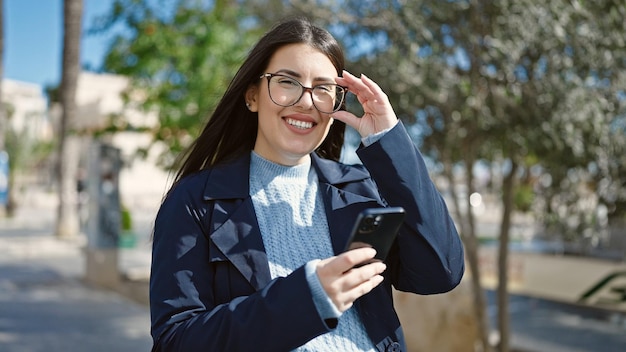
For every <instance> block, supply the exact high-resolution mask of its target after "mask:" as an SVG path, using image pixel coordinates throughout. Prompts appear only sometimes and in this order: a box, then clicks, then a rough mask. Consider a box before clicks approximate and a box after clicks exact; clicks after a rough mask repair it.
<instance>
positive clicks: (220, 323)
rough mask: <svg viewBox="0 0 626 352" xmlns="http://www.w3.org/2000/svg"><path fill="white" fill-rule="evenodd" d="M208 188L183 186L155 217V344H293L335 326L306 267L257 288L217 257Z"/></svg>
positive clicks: (200, 347)
mask: <svg viewBox="0 0 626 352" xmlns="http://www.w3.org/2000/svg"><path fill="white" fill-rule="evenodd" d="M201 189H202V188H201V187H197V185H196V186H193V185H179V186H178V187H176V188H175V189H174V190H173V191H172V192H171V193H170V194H169V196H168V197H167V199H166V200H165V201H164V202H163V204H162V206H161V208H160V210H159V212H158V215H157V218H156V221H155V226H154V240H153V251H152V267H151V277H150V312H151V320H152V331H151V333H152V336H153V340H154V345H153V349H152V350H153V351H168V352H169V351H185V352H192V351H252V350H256V351H289V350H292V349H294V348H296V347H297V346H300V345H302V344H304V343H306V342H307V341H308V340H310V339H312V338H314V337H315V336H317V335H320V334H322V333H325V332H328V331H329V330H330V328H329V327H328V326H327V325H326V324H325V322H324V321H323V320H322V319H321V318H320V317H319V314H318V313H317V310H316V308H315V305H314V302H313V298H312V296H311V292H310V289H309V286H308V283H307V281H306V277H305V273H304V268H300V269H298V270H296V271H294V272H293V273H292V274H291V275H289V276H287V277H284V278H278V279H275V280H273V281H271V282H270V283H269V284H268V285H267V286H266V287H264V288H262V289H261V290H258V291H256V292H255V290H254V289H253V288H252V286H251V285H250V284H249V283H248V282H247V281H246V280H245V279H244V278H243V276H238V275H237V274H239V273H238V272H237V271H236V270H234V269H233V268H229V267H228V266H229V265H232V264H230V263H229V262H227V261H226V262H220V263H213V262H210V260H209V250H210V249H209V248H210V243H209V236H207V234H206V233H205V232H206V229H205V226H203V224H204V223H206V216H207V215H206V214H208V213H209V212H208V211H207V207H209V206H210V205H209V204H208V202H206V201H203V200H202V199H201V197H200V196H198V195H197V194H198V193H201ZM217 266H219V267H217ZM222 269H225V270H222ZM224 273H230V274H232V275H224ZM216 275H219V276H216ZM242 292H245V294H241V293H242ZM231 295H232V296H231ZM218 296H219V297H218ZM224 297H227V299H224ZM220 301H222V302H220ZM217 302H219V303H217Z"/></svg>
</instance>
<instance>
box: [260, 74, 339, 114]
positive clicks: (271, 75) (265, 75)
mask: <svg viewBox="0 0 626 352" xmlns="http://www.w3.org/2000/svg"><path fill="white" fill-rule="evenodd" d="M264 77H265V78H267V94H268V95H269V96H270V99H271V100H272V102H273V103H274V104H276V105H278V106H282V107H290V106H294V105H296V104H298V102H299V101H300V100H301V99H302V97H303V96H304V93H306V92H309V94H311V102H313V106H315V109H316V110H317V111H319V112H321V113H323V114H332V113H333V112H337V111H339V110H341V108H342V107H343V103H344V101H345V100H346V94H348V89H347V88H346V87H344V86H340V85H338V84H336V83H322V84H316V85H314V86H313V87H307V86H305V85H304V84H302V83H300V81H298V80H297V79H295V78H293V77H291V76H288V75H284V74H281V73H264V74H262V75H261V76H259V79H262V78H264ZM273 77H285V78H289V79H291V80H293V81H294V82H296V83H298V85H300V88H302V93H300V96H299V97H298V99H296V100H294V102H293V103H291V104H288V105H284V104H280V103H277V102H276V101H275V100H274V98H272V93H270V91H271V88H270V80H271V79H272V78H273ZM328 85H333V86H337V88H340V89H341V90H343V94H342V96H341V100H340V101H339V103H338V104H336V105H337V107H336V108H333V110H332V111H322V110H320V108H318V107H317V105H315V99H314V98H313V90H314V89H315V88H317V87H320V86H328Z"/></svg>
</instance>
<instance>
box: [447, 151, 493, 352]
mask: <svg viewBox="0 0 626 352" xmlns="http://www.w3.org/2000/svg"><path fill="white" fill-rule="evenodd" d="M444 159H445V157H444ZM469 159H471V158H466V160H465V162H466V164H469V165H470V166H469V167H467V168H466V169H469V170H471V169H472V166H471V165H473V164H472V162H471V161H469ZM443 172H444V175H445V177H446V178H447V179H448V184H449V187H450V196H451V198H452V206H453V208H454V212H455V213H456V214H457V217H458V219H459V226H460V229H459V232H460V233H461V238H462V239H463V244H464V247H465V256H466V259H467V263H468V265H469V270H470V273H471V275H470V279H471V288H472V294H473V300H474V305H473V307H474V315H475V317H476V321H477V322H478V324H476V325H477V328H478V336H479V337H480V341H479V343H480V344H481V347H480V348H481V350H482V351H483V352H488V351H490V350H491V347H490V345H489V323H488V321H487V316H486V314H485V312H486V311H487V303H486V299H485V295H484V292H483V291H484V290H483V288H482V285H481V283H480V266H479V261H478V238H477V236H476V231H475V226H474V219H473V217H474V215H473V213H472V211H471V206H470V205H469V194H471V193H468V199H467V202H468V204H467V206H466V209H467V211H465V212H463V211H461V206H460V204H459V197H458V195H457V193H456V190H455V189H454V184H455V180H454V175H453V174H452V163H450V162H445V161H444V171H443ZM472 175H473V174H472V173H471V172H467V170H466V184H467V185H468V190H469V191H471V190H472V189H473V188H471V187H470V185H472V183H473V176H472Z"/></svg>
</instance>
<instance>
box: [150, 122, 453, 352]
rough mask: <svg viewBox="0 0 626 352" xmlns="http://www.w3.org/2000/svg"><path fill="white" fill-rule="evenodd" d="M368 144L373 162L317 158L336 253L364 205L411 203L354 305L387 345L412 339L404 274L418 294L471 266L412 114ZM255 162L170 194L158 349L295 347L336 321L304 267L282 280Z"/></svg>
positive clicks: (160, 255)
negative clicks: (405, 322) (327, 316)
mask: <svg viewBox="0 0 626 352" xmlns="http://www.w3.org/2000/svg"><path fill="white" fill-rule="evenodd" d="M357 154H358V155H359V157H360V159H361V161H362V162H363V165H350V166H349V165H344V164H340V163H337V162H334V161H329V160H326V159H322V158H319V157H318V156H317V155H316V154H314V153H313V154H311V157H312V165H313V167H315V170H316V171H317V174H318V178H319V182H320V188H319V189H320V192H322V194H323V199H324V205H325V208H326V216H327V217H328V225H329V228H330V234H331V239H332V245H333V249H334V252H335V253H340V252H341V251H343V249H344V248H345V246H346V243H347V241H348V236H349V232H350V230H351V227H352V222H353V221H354V219H355V218H356V216H357V214H358V213H359V212H360V211H361V210H363V209H365V208H370V207H380V206H401V207H404V209H405V210H406V218H405V223H404V225H403V226H402V228H401V230H400V233H399V234H398V237H397V239H396V242H395V243H394V246H393V248H392V250H391V252H390V254H389V257H388V258H387V270H386V271H385V273H384V276H385V280H384V282H383V283H382V284H381V285H379V286H378V287H376V288H375V289H374V290H373V291H372V292H370V293H369V294H367V295H365V296H363V297H361V298H360V299H358V300H357V301H356V302H355V304H354V306H355V307H356V309H357V310H358V312H359V314H360V317H361V319H362V321H363V323H364V325H365V328H366V330H367V333H368V335H369V336H370V338H371V340H372V341H373V342H374V344H375V345H376V347H377V349H378V350H379V351H388V350H401V349H402V350H405V349H406V348H405V342H404V337H403V333H402V329H401V327H400V322H399V320H398V317H397V315H396V312H395V310H394V308H393V301H392V292H391V291H392V290H391V288H392V285H393V287H395V288H396V289H398V290H402V291H408V292H414V293H418V294H433V293H441V292H446V291H449V290H451V289H452V288H454V287H455V286H456V285H457V284H458V283H459V282H460V280H461V277H462V275H463V271H464V262H463V247H462V245H461V241H460V239H459V236H458V234H457V231H456V228H455V226H454V223H453V221H452V220H451V218H450V215H449V213H448V210H447V207H446V205H445V203H444V201H443V199H442V197H441V195H440V194H439V192H438V191H437V190H436V189H435V187H434V185H433V183H432V182H431V180H430V177H429V175H428V172H427V169H426V166H425V164H424V161H423V159H422V156H421V154H420V153H419V151H418V149H417V148H416V147H415V145H414V144H413V143H412V142H411V140H410V138H409V136H408V134H407V132H406V130H405V128H404V126H403V125H402V123H398V124H397V125H396V127H394V128H393V129H392V130H391V131H389V132H388V133H387V134H386V135H385V136H383V138H381V139H380V140H379V141H378V142H376V143H374V144H372V145H370V146H368V147H361V148H359V150H358V151H357ZM249 169H250V155H245V156H242V157H240V158H238V159H236V160H234V161H232V162H229V163H223V164H220V165H217V166H215V167H213V168H211V169H209V170H204V171H201V172H198V173H196V174H194V175H191V176H189V177H186V178H184V179H183V180H181V182H180V183H179V184H178V185H177V186H176V187H175V188H174V189H173V190H172V191H171V192H170V193H169V195H168V196H167V197H166V199H165V200H164V202H163V204H162V205H161V209H160V210H159V213H158V215H157V218H156V221H155V229H154V243H153V257H152V273H151V278H150V310H151V317H152V336H153V339H154V347H153V351H185V352H191V351H289V350H292V349H295V348H297V347H298V346H301V345H303V344H304V343H306V342H307V341H309V340H310V339H312V338H314V337H316V336H318V335H320V334H324V333H326V332H329V331H331V330H332V328H333V324H332V322H329V321H324V320H323V319H321V318H320V317H319V314H318V313H317V310H316V308H315V304H314V303H313V298H312V295H311V292H310V289H309V286H308V284H307V281H306V278H305V274H304V269H303V268H299V269H297V270H296V271H294V272H293V273H292V274H290V275H289V276H287V277H283V278H277V279H274V280H271V278H270V271H269V265H268V262H267V256H266V253H265V250H264V248H263V241H262V238H261V233H260V231H259V225H258V223H257V220H256V216H255V212H254V207H253V205H252V200H251V198H250V196H249V182H248V179H249Z"/></svg>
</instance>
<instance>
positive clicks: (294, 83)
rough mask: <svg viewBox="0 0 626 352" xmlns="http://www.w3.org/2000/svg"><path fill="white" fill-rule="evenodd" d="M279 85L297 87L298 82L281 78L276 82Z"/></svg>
mask: <svg viewBox="0 0 626 352" xmlns="http://www.w3.org/2000/svg"><path fill="white" fill-rule="evenodd" d="M278 83H279V84H281V85H283V86H290V85H292V86H298V85H299V84H298V82H296V81H294V80H293V79H288V78H282V79H280V80H279V81H278Z"/></svg>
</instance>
